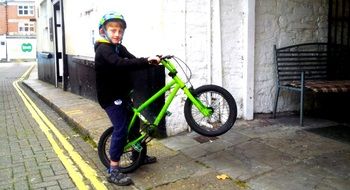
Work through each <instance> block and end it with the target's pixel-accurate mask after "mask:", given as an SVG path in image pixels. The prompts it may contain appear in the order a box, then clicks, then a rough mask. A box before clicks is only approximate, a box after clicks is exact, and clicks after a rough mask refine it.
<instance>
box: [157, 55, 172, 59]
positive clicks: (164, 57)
mask: <svg viewBox="0 0 350 190" xmlns="http://www.w3.org/2000/svg"><path fill="white" fill-rule="evenodd" d="M158 57H159V58H160V59H161V60H164V59H172V58H174V56H173V55H158Z"/></svg>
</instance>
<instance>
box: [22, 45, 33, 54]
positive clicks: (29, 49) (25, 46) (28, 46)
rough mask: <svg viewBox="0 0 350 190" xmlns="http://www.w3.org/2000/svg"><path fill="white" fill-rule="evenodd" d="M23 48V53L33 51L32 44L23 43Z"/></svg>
mask: <svg viewBox="0 0 350 190" xmlns="http://www.w3.org/2000/svg"><path fill="white" fill-rule="evenodd" d="M21 48H22V51H23V52H31V51H32V49H33V47H32V44H31V43H23V44H22V47H21Z"/></svg>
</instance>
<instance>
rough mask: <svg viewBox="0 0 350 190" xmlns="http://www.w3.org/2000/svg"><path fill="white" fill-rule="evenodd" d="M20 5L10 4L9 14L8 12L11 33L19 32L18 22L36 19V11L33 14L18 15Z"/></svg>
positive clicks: (8, 7)
mask: <svg viewBox="0 0 350 190" xmlns="http://www.w3.org/2000/svg"><path fill="white" fill-rule="evenodd" d="M17 8H18V5H8V6H7V14H8V17H7V18H8V33H9V34H18V23H20V22H25V23H27V22H34V21H30V20H31V19H32V20H35V11H34V15H33V16H19V15H18V10H17Z"/></svg>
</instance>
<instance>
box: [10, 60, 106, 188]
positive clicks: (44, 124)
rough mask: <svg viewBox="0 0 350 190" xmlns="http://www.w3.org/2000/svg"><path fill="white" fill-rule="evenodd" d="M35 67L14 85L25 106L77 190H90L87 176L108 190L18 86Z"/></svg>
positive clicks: (98, 185) (98, 186)
mask: <svg viewBox="0 0 350 190" xmlns="http://www.w3.org/2000/svg"><path fill="white" fill-rule="evenodd" d="M34 66H35V65H32V66H31V67H30V68H29V69H28V70H27V71H26V72H25V73H24V74H23V75H22V76H21V77H20V78H19V79H17V80H16V81H14V82H13V83H12V85H13V86H14V87H15V89H16V90H17V92H18V94H19V95H20V97H21V98H22V100H23V102H24V104H25V105H26V107H27V108H28V110H29V112H30V113H31V114H32V117H33V118H34V119H35V121H36V122H37V123H38V125H39V127H40V129H41V130H42V131H43V132H44V133H45V135H46V137H47V139H48V140H49V142H50V143H51V145H52V147H53V150H54V151H55V153H56V154H57V156H58V157H59V159H60V160H61V162H62V163H63V165H64V167H65V168H66V169H67V171H68V174H69V176H70V177H71V178H72V180H73V182H74V183H75V185H76V186H77V188H78V189H89V188H88V186H87V185H86V184H85V183H84V176H85V177H86V178H87V179H88V180H89V181H90V182H91V184H92V185H93V186H94V188H95V189H98V190H100V189H107V187H106V186H105V185H104V184H103V183H102V182H101V181H100V180H99V179H98V175H97V173H96V171H95V170H94V169H93V168H91V167H90V166H89V165H88V164H87V163H86V162H85V161H84V160H83V159H82V158H81V156H80V155H79V154H78V153H77V152H76V151H75V150H74V147H73V146H72V145H71V144H70V143H69V142H68V141H67V139H66V138H65V137H64V136H63V135H62V133H61V132H59V130H58V129H57V128H56V127H55V126H54V125H53V124H52V123H51V122H50V120H49V119H48V118H47V117H46V116H45V114H43V113H42V112H41V111H40V109H39V108H38V107H37V106H36V105H35V103H34V102H33V101H32V100H31V99H30V98H29V97H28V95H27V94H26V93H25V92H24V90H23V89H22V88H21V87H20V86H19V85H18V83H19V82H21V81H23V80H24V78H25V77H26V76H27V75H28V74H29V73H30V72H31V70H32V69H33V68H34ZM53 135H55V136H56V138H57V139H58V141H59V142H57V141H56V140H55V138H54V136H53ZM59 144H61V145H62V146H63V147H64V149H65V150H66V153H68V155H69V156H66V155H65V154H64V153H65V151H64V150H62V149H61V148H60V146H59ZM72 160H73V161H74V162H73V161H72ZM74 163H75V164H74ZM75 165H77V166H78V167H79V169H80V171H81V172H82V173H83V174H82V173H80V172H79V169H78V168H77V167H76V166H75Z"/></svg>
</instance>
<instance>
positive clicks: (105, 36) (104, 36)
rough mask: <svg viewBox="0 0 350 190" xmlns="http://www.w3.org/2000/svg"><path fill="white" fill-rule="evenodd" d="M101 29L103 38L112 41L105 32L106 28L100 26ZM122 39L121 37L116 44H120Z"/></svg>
mask: <svg viewBox="0 0 350 190" xmlns="http://www.w3.org/2000/svg"><path fill="white" fill-rule="evenodd" d="M102 30H103V33H104V34H103V38H105V39H106V40H108V41H109V42H111V43H112V40H111V38H110V37H109V36H108V33H107V30H106V27H104V26H103V27H102ZM122 40H123V38H122V39H121V40H120V42H119V43H118V44H121V43H122Z"/></svg>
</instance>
